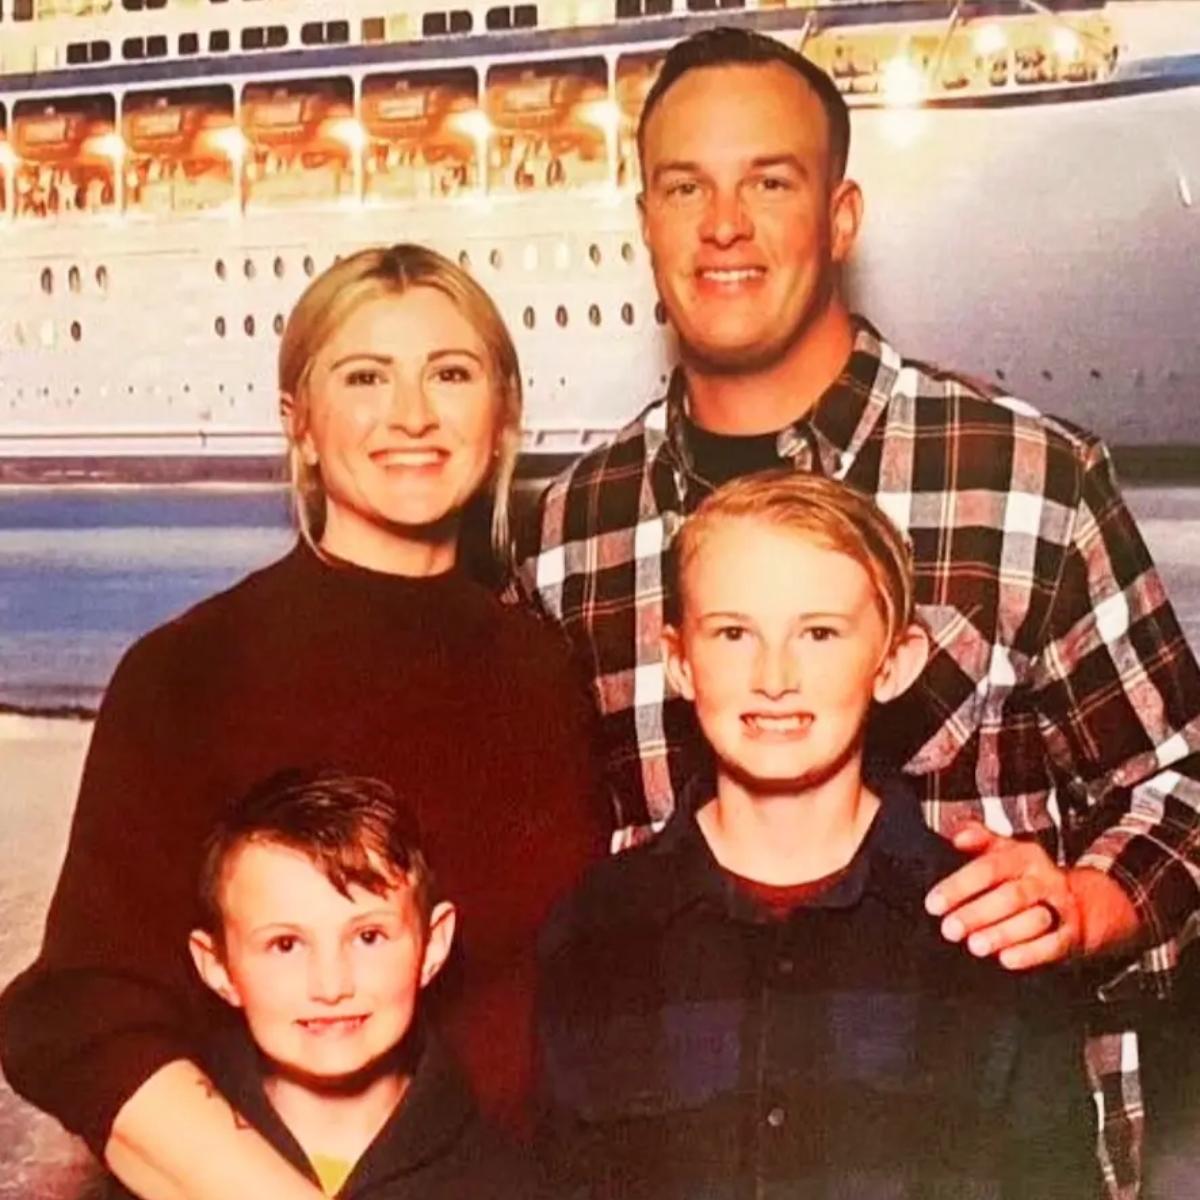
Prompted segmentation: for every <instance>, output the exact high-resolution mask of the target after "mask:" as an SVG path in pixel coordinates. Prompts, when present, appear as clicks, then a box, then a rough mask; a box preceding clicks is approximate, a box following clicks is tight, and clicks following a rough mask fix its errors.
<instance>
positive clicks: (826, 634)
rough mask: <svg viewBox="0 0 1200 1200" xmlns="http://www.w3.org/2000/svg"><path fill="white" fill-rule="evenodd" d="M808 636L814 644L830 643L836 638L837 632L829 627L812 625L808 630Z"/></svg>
mask: <svg viewBox="0 0 1200 1200" xmlns="http://www.w3.org/2000/svg"><path fill="white" fill-rule="evenodd" d="M808 636H809V638H811V639H812V641H814V642H831V641H833V639H834V638H836V637H837V636H838V631H837V630H836V629H834V628H833V627H832V626H831V625H814V626H813V627H812V628H811V629H810V630H808Z"/></svg>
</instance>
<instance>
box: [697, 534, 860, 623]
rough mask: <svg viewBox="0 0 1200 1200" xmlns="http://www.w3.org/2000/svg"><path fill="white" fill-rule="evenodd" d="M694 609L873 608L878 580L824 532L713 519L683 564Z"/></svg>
mask: <svg viewBox="0 0 1200 1200" xmlns="http://www.w3.org/2000/svg"><path fill="white" fill-rule="evenodd" d="M682 582H683V586H684V590H685V593H686V596H687V601H688V607H689V610H690V611H691V612H692V613H694V614H695V615H697V616H700V615H703V613H704V612H713V611H730V612H741V613H749V614H754V613H760V612H761V613H764V614H766V613H772V614H777V613H792V614H794V613H799V612H824V613H837V612H844V613H847V614H853V613H855V612H857V611H858V610H859V609H861V608H863V607H870V608H874V607H876V594H875V585H874V582H873V580H872V578H871V575H870V573H869V572H868V571H867V569H866V568H865V567H864V566H863V565H862V563H861V562H859V561H858V559H857V558H855V557H853V556H852V555H851V554H848V553H846V552H845V551H843V550H838V549H835V548H834V547H833V546H832V545H831V544H830V542H829V540H828V539H827V538H823V537H822V536H821V535H820V534H819V533H816V532H809V531H806V530H801V529H794V528H788V527H786V526H781V525H775V524H772V523H769V522H766V521H762V520H758V519H756V518H754V517H716V518H714V519H713V520H712V521H711V523H708V522H706V526H705V528H704V529H703V531H702V532H701V534H700V536H699V538H698V539H697V542H696V549H695V552H694V554H693V555H692V557H691V559H690V560H689V561H688V563H687V564H686V566H685V570H684V576H683V581H682Z"/></svg>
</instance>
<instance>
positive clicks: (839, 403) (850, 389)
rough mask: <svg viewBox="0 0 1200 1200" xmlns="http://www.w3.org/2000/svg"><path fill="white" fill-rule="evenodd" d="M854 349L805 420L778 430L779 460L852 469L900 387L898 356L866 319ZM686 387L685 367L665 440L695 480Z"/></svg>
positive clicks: (674, 390)
mask: <svg viewBox="0 0 1200 1200" xmlns="http://www.w3.org/2000/svg"><path fill="white" fill-rule="evenodd" d="M852 321H853V325H854V345H853V348H852V349H851V351H850V357H849V358H848V359H847V360H846V363H845V366H843V368H842V371H841V374H839V375H838V377H837V379H835V380H834V381H833V383H831V384H830V385H829V387H828V388H826V390H825V392H824V393H823V394H822V395H821V397H820V399H819V400H818V401H817V402H816V404H815V405H814V406H813V407H812V408H811V409H809V411H808V412H807V413H805V415H804V416H803V417H800V418H799V419H798V420H796V421H794V422H793V423H792V424H791V425H788V426H786V427H785V428H783V429H781V430H780V431H779V435H778V440H777V443H776V448H777V450H778V452H779V456H780V458H783V459H787V460H790V461H791V462H792V464H793V465H794V466H795V467H796V469H797V470H803V471H819V472H820V473H821V474H823V475H827V476H828V477H829V478H831V479H842V478H844V477H845V475H846V473H847V472H848V471H849V470H850V467H851V466H852V464H853V462H854V460H855V458H856V457H857V455H858V452H859V451H860V450H861V449H862V447H863V444H864V443H865V442H866V440H867V437H868V436H869V435H870V433H871V430H872V429H874V427H875V425H876V423H877V422H878V420H879V418H880V416H881V415H882V414H883V411H884V409H885V408H886V407H887V405H888V402H889V401H890V400H891V398H892V394H893V392H894V390H895V388H896V384H897V379H898V375H899V369H900V357H899V355H898V354H897V353H896V351H895V350H893V349H892V347H891V346H889V345H888V343H887V342H885V341H884V340H883V338H882V337H881V336H880V335H879V333H878V332H877V331H876V330H875V328H874V327H873V326H872V325H871V324H870V322H869V321H867V320H866V318H864V317H861V316H857V315H856V316H854V317H853V318H852ZM686 414H687V384H686V381H685V380H684V375H683V371H682V369H681V368H678V367H677V368H676V369H675V371H674V373H673V374H672V376H671V382H670V385H669V386H668V388H667V397H666V442H665V445H666V447H667V448H668V450H669V452H670V454H671V456H672V458H673V459H674V461H675V462H676V463H678V464H679V465H680V466H681V467H682V468H683V470H684V472H685V473H686V474H687V475H689V476H691V477H693V478H696V471H695V464H694V462H693V460H692V456H691V452H690V450H689V449H688V445H687V437H686V427H687V421H686V419H685V418H686Z"/></svg>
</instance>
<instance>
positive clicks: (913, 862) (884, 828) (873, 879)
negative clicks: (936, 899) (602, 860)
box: [648, 775, 957, 925]
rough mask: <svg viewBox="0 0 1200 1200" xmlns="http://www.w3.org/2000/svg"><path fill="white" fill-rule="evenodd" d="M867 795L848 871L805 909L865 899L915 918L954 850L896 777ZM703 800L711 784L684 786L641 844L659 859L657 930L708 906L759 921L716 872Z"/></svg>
mask: <svg viewBox="0 0 1200 1200" xmlns="http://www.w3.org/2000/svg"><path fill="white" fill-rule="evenodd" d="M875 790H876V791H877V792H878V793H879V795H880V799H881V801H882V803H881V804H880V808H879V812H878V814H877V815H876V817H875V820H874V821H873V822H872V823H871V827H870V828H869V829H868V831H867V834H866V836H865V837H864V838H863V841H862V844H861V845H860V846H859V848H858V850H857V852H856V853H855V855H854V858H853V859H852V860H851V862H850V865H849V868H848V870H847V871H846V873H845V875H843V876H842V878H841V879H839V880H838V882H837V883H836V884H834V885H833V886H832V887H831V888H830V889H829V890H828V891H826V892H823V893H822V894H820V895H819V896H817V897H815V898H814V899H813V900H812V901H811V902H810V903H808V904H807V905H806V906H805V907H808V908H851V907H853V906H855V905H857V904H858V903H859V902H860V901H861V900H862V899H863V897H864V896H867V895H871V896H873V897H875V898H877V899H879V900H881V901H883V903H885V904H887V905H888V906H889V907H892V908H895V909H899V910H901V911H904V912H911V913H914V914H915V913H917V912H921V911H923V906H924V897H925V893H926V892H927V891H928V890H929V888H930V887H932V886H933V884H934V883H936V882H937V880H939V879H941V878H943V877H944V876H945V875H947V874H948V873H949V871H950V870H952V869H953V867H954V866H955V865H956V863H957V857H956V852H955V851H954V850H953V849H952V848H951V846H950V845H949V843H947V842H945V841H943V840H942V839H941V838H939V837H938V836H937V835H936V834H934V833H932V832H931V831H930V830H929V829H928V828H927V826H926V825H925V822H924V820H923V819H922V816H921V810H920V806H919V804H918V803H917V800H916V797H915V796H914V794H913V793H912V791H911V790H910V789H909V787H908V785H907V784H905V783H904V781H903V780H902V779H900V778H899V777H898V776H894V775H893V776H888V777H887V778H885V779H884V780H883V781H882V782H881V783H880V784H876V785H875ZM711 796H712V788H711V785H708V784H707V783H706V781H704V780H697V781H694V783H693V784H691V785H689V786H688V787H686V788H685V789H684V791H683V793H682V796H681V799H680V803H679V805H678V807H677V809H676V811H675V814H674V815H673V816H672V817H671V819H670V821H668V822H667V825H666V827H665V828H664V829H663V831H662V833H660V834H659V835H658V837H657V838H655V840H654V841H653V842H652V843H651V844H650V846H649V847H648V852H649V853H650V854H651V855H653V856H655V857H657V858H660V859H662V860H663V868H664V871H663V875H662V876H661V878H662V879H663V881H664V884H665V887H664V889H663V891H662V892H661V893H660V894H659V898H658V899H659V904H658V905H657V907H658V912H657V916H658V918H659V919H660V920H661V922H662V923H663V924H664V925H665V924H668V923H670V921H672V920H673V919H674V918H675V917H676V916H678V915H680V914H682V913H683V912H685V911H687V910H689V909H691V908H692V907H695V906H708V907H710V908H715V909H717V910H718V911H723V912H725V913H726V914H727V915H728V916H730V917H731V918H732V919H734V920H739V921H746V922H750V923H760V922H762V921H764V920H765V919H766V918H765V917H764V915H763V913H762V912H761V910H760V909H759V907H758V906H757V905H756V904H755V903H754V901H753V899H752V898H751V897H749V896H748V895H746V894H745V893H744V892H743V890H742V889H741V888H739V887H738V886H737V884H736V883H735V882H734V881H733V880H732V879H730V877H729V876H728V874H727V873H726V872H725V871H724V870H723V869H722V868H721V866H720V864H719V863H718V862H717V860H716V858H715V857H714V856H713V853H712V850H711V849H710V848H709V845H708V842H707V841H706V839H705V837H704V834H703V833H702V832H701V830H700V826H699V824H698V823H697V820H696V813H697V811H698V810H699V809H700V808H701V807H703V805H704V804H705V803H707V801H708V800H709V799H710V798H711ZM651 915H654V914H653V913H652V914H651Z"/></svg>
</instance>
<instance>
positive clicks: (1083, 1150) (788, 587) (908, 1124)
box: [539, 471, 1099, 1200]
mask: <svg viewBox="0 0 1200 1200" xmlns="http://www.w3.org/2000/svg"><path fill="white" fill-rule="evenodd" d="M673 551H674V553H675V556H676V565H677V585H676V595H675V597H674V599H675V607H676V611H675V612H674V613H673V614H672V619H673V624H672V625H671V627H669V628H668V629H667V631H666V633H665V637H664V641H665V649H666V653H667V670H668V674H669V678H670V680H671V681H672V683H673V685H674V686H675V688H676V689H677V690H678V691H679V692H680V693H681V694H682V695H683V696H684V697H686V698H687V699H688V700H690V701H692V702H693V703H694V704H695V707H696V715H697V718H698V720H699V723H700V726H701V728H702V729H703V731H704V734H705V736H706V738H707V740H708V742H709V743H710V746H711V748H712V751H713V756H714V758H715V781H710V780H704V779H698V780H695V781H693V786H692V787H691V789H690V791H689V793H688V802H687V803H685V804H684V805H682V806H681V808H680V809H679V811H678V812H677V813H676V814H675V815H674V816H673V818H672V819H671V821H670V822H669V823H668V825H667V826H666V828H665V829H664V831H663V832H662V833H661V834H660V835H659V836H658V838H657V839H655V840H654V841H652V842H650V843H649V844H647V845H644V846H640V847H638V848H636V849H634V850H632V851H630V852H629V853H627V854H624V855H621V856H619V857H618V858H616V859H613V860H611V861H609V862H606V863H602V864H600V866H599V867H598V868H596V869H595V870H594V871H593V872H592V873H591V874H590V875H589V876H588V877H587V878H586V879H585V881H584V883H583V884H582V885H581V887H580V888H579V890H578V891H577V892H576V893H575V895H574V896H572V897H571V898H570V899H569V900H568V902H567V903H566V904H565V905H564V906H563V907H562V908H561V909H560V910H559V911H558V912H557V913H556V915H555V916H554V917H553V918H552V920H551V922H550V925H549V926H548V928H547V930H546V931H545V935H544V939H543V959H542V961H543V978H542V989H543V999H542V1003H541V1017H540V1021H539V1025H540V1040H541V1053H542V1061H543V1067H544V1089H545V1095H546V1102H547V1105H548V1126H547V1147H548V1149H547V1157H548V1159H549V1160H550V1161H551V1163H552V1164H553V1166H554V1169H555V1171H556V1172H557V1174H558V1175H559V1176H560V1178H561V1180H562V1183H563V1186H570V1185H573V1184H584V1183H586V1182H587V1181H591V1183H590V1186H591V1190H592V1194H593V1195H595V1196H600V1197H604V1196H620V1197H643V1196H644V1197H647V1198H649V1197H654V1198H655V1200H671V1198H672V1197H678V1198H680V1200H683V1198H684V1197H687V1198H689V1200H693V1198H696V1197H701V1196H702V1197H705V1200H718V1198H721V1200H723V1198H725V1197H735V1196H743V1195H744V1196H747V1197H749V1196H780V1197H782V1196H788V1197H792V1196H799V1197H805V1198H808V1197H826V1196H828V1197H834V1196H836V1197H844V1198H847V1200H885V1198H886V1200H905V1198H911V1200H915V1198H916V1197H921V1198H922V1200H926V1198H930V1197H946V1198H949V1197H954V1198H956V1200H962V1198H964V1197H969V1198H973V1200H984V1198H989V1197H1012V1198H1014V1200H1015V1198H1017V1197H1020V1198H1022V1200H1026V1198H1029V1197H1039V1198H1040V1200H1048V1198H1056V1200H1057V1198H1060V1197H1094V1196H1096V1195H1097V1194H1098V1192H1099V1187H1098V1180H1097V1178H1096V1174H1095V1166H1094V1158H1093V1156H1092V1153H1091V1144H1090V1143H1091V1141H1092V1139H1093V1138H1094V1125H1093V1123H1092V1122H1091V1121H1090V1120H1089V1113H1088V1104H1089V1101H1088V1097H1087V1092H1086V1088H1085V1084H1084V1080H1083V1079H1082V1071H1081V1070H1080V1068H1079V1065H1078V1064H1079V1063H1080V1061H1081V1060H1080V1040H1079V1038H1080V1035H1079V1033H1078V1032H1077V1031H1076V1030H1075V1028H1074V1027H1073V1024H1072V1022H1071V1020H1070V1019H1069V1014H1068V1008H1067V1004H1066V1001H1065V996H1064V995H1063V994H1062V992H1061V985H1062V983H1063V981H1062V980H1061V979H1059V978H1058V977H1054V976H1050V975H1041V976H1037V977H1035V976H1025V977H1018V976H1014V975H1011V974H1008V973H1005V972H1004V971H1003V970H1002V969H1000V968H999V967H998V966H997V965H996V964H994V963H992V962H990V961H979V960H976V959H974V958H972V957H971V956H970V955H969V954H968V953H967V951H966V950H964V949H963V948H962V947H957V946H953V945H951V944H949V943H947V942H946V941H945V940H944V939H943V938H942V937H941V935H940V932H939V930H938V927H937V922H936V921H935V920H934V919H933V918H932V917H930V916H928V915H927V914H926V913H925V911H924V907H923V900H924V896H925V893H926V892H927V891H928V889H929V887H930V886H931V885H932V884H933V883H934V882H935V881H936V880H938V879H941V878H943V877H944V876H945V875H946V874H948V873H949V872H950V871H951V870H952V869H954V868H955V867H956V866H957V865H958V864H959V861H960V859H961V856H960V855H959V853H958V852H957V851H955V850H954V849H953V848H952V847H951V846H950V845H949V843H947V842H945V841H943V840H941V839H940V838H938V837H937V836H936V835H935V834H933V833H932V832H930V831H929V830H928V828H927V827H926V825H925V823H924V822H923V821H922V819H921V814H920V812H919V810H918V807H917V805H916V803H915V802H914V801H913V800H912V799H911V798H910V797H909V795H908V794H907V793H906V791H905V788H904V786H903V784H902V783H901V782H900V781H899V779H898V778H896V777H892V778H887V777H885V776H880V777H879V778H876V777H875V776H874V775H872V776H871V777H869V778H867V779H864V754H863V744H864V731H865V727H866V723H867V717H868V713H869V710H870V707H871V704H872V703H873V702H880V703H884V702H887V701H888V700H890V699H892V698H894V697H895V696H898V695H899V694H900V693H901V692H903V691H904V689H905V688H907V687H908V686H909V685H910V684H911V683H912V682H913V681H914V680H915V679H916V677H917V675H918V674H919V673H920V671H921V668H922V666H923V665H924V662H925V659H926V655H927V653H928V639H927V635H926V633H925V632H924V630H923V629H922V628H921V626H920V625H919V624H918V623H917V622H916V621H915V620H914V618H913V580H912V575H911V568H910V565H909V560H908V555H907V550H906V547H905V544H904V542H903V539H902V538H901V536H900V534H899V533H898V532H897V531H896V529H895V528H894V527H893V526H892V525H891V524H890V523H889V522H888V521H887V519H886V518H885V517H884V516H883V514H882V513H881V512H880V511H879V510H878V509H877V508H876V507H875V506H874V505H873V504H872V503H871V502H870V501H869V500H868V499H866V498H864V497H863V496H861V495H859V494H857V493H855V492H853V491H851V490H850V489H848V488H846V487H845V486H843V485H841V484H837V483H834V482H831V481H829V480H826V479H823V478H820V477H818V476H811V475H804V474H797V473H795V472H791V471H787V472H782V473H777V472H772V473H769V474H765V475H759V476H753V477H748V478H745V479H741V480H738V481H736V482H734V483H731V484H728V485H726V486H725V487H723V488H721V489H719V490H718V491H717V492H715V493H714V494H713V495H712V496H711V497H709V499H708V500H706V501H705V503H704V504H702V505H701V506H700V508H699V509H698V510H697V512H696V513H695V515H694V516H693V517H692V518H691V519H690V520H689V521H688V522H686V523H685V525H684V526H683V528H682V530H681V532H680V534H679V535H678V538H677V541H676V543H675V546H674V547H673ZM1047 920H1049V914H1048V915H1047Z"/></svg>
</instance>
